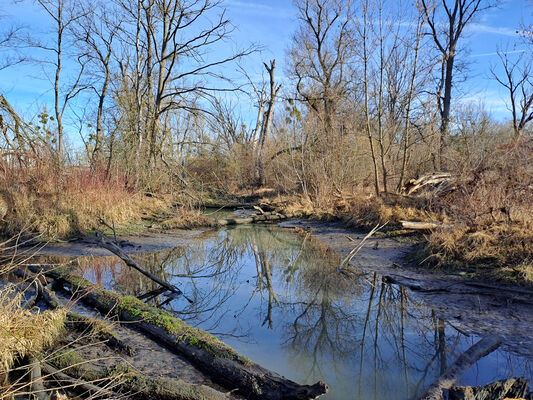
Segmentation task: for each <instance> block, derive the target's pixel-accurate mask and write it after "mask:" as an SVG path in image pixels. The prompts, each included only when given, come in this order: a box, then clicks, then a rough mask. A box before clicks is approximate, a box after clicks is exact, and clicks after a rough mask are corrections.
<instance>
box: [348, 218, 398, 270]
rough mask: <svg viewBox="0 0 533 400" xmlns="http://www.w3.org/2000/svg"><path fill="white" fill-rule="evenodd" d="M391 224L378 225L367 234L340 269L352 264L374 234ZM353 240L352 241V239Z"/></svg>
mask: <svg viewBox="0 0 533 400" xmlns="http://www.w3.org/2000/svg"><path fill="white" fill-rule="evenodd" d="M388 223H389V222H388V221H387V222H385V223H384V224H382V225H380V224H377V225H376V226H375V227H374V228H373V229H372V230H371V231H370V232H368V233H367V235H366V236H365V237H364V238H363V240H361V241H360V242H359V244H358V245H357V246H355V247H354V248H353V249H352V251H350V252H349V253H348V255H347V256H346V257H345V258H344V260H342V262H341V264H340V268H344V267H345V266H346V265H348V264H349V263H350V261H352V259H353V258H354V257H355V256H356V255H357V253H359V251H361V249H362V248H363V246H364V245H365V242H366V241H367V240H368V239H370V238H371V237H372V235H373V234H374V233H376V232H377V231H379V230H380V229H382V228H383V227H384V226H385V225H387V224H388ZM350 240H351V239H350Z"/></svg>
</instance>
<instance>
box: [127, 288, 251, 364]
mask: <svg viewBox="0 0 533 400" xmlns="http://www.w3.org/2000/svg"><path fill="white" fill-rule="evenodd" d="M117 308H118V309H119V310H121V311H123V312H126V313H128V314H129V315H130V316H132V317H134V318H139V319H142V320H143V321H144V322H146V323H149V324H151V325H154V326H157V327H159V328H161V329H163V330H164V331H165V332H167V333H169V334H170V335H173V336H175V337H176V340H177V341H179V342H185V343H187V344H188V345H190V346H193V347H196V348H198V349H202V350H205V351H207V352H208V353H210V354H212V355H213V356H215V357H223V358H229V359H233V360H236V361H239V362H241V363H242V364H245V365H246V364H249V363H250V360H248V359H246V358H245V357H242V356H241V355H239V354H238V353H237V352H235V350H233V349H232V348H231V347H229V346H228V345H226V344H224V343H222V342H221V341H220V340H218V339H217V338H215V337H214V336H211V335H210V334H208V333H207V332H204V331H202V330H200V329H196V328H193V327H191V326H189V325H187V324H186V323H185V322H183V321H182V320H180V319H179V318H176V317H174V316H173V315H172V314H170V313H168V312H166V311H163V310H159V309H157V308H154V307H150V306H148V305H146V304H145V303H143V302H142V301H140V300H139V299H137V298H135V297H132V296H126V297H122V298H121V299H120V301H119V302H118V303H117Z"/></svg>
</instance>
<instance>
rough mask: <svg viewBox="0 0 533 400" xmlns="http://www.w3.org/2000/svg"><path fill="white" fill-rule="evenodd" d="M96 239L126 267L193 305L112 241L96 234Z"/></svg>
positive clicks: (173, 287)
mask: <svg viewBox="0 0 533 400" xmlns="http://www.w3.org/2000/svg"><path fill="white" fill-rule="evenodd" d="M98 237H99V239H100V240H99V241H98V244H99V245H100V246H101V247H103V248H104V249H107V250H109V251H110V252H112V253H113V254H115V255H116V256H117V257H119V258H120V259H122V261H124V262H125V263H126V265H127V266H129V267H131V268H134V269H136V270H137V271H139V272H140V273H141V274H143V275H144V276H146V277H148V278H150V279H151V280H152V281H154V282H156V283H157V284H159V285H160V286H162V287H164V288H165V289H167V290H169V291H170V292H172V293H175V294H177V295H179V296H183V297H184V298H185V299H186V300H187V301H188V302H189V303H191V304H192V303H193V301H192V300H191V299H190V298H188V297H187V296H185V294H184V293H183V292H182V291H181V290H180V289H178V288H177V287H176V286H174V285H172V284H170V283H168V282H165V281H164V280H162V279H160V278H158V277H157V276H155V275H154V274H152V273H150V272H148V271H146V270H145V269H143V268H142V267H141V266H140V265H139V264H137V263H136V262H135V260H134V259H133V258H131V257H130V256H129V255H128V254H126V253H125V252H124V251H123V250H122V249H121V248H120V247H119V246H117V245H116V244H115V243H113V242H112V241H110V240H108V239H107V238H106V237H105V236H104V235H103V234H101V233H98Z"/></svg>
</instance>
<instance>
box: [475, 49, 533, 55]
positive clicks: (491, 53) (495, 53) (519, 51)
mask: <svg viewBox="0 0 533 400" xmlns="http://www.w3.org/2000/svg"><path fill="white" fill-rule="evenodd" d="M526 51H528V50H525V49H523V50H512V51H503V52H502V53H503V54H519V53H525V52H526ZM496 55H498V52H496V51H493V52H490V53H480V54H472V55H470V57H490V56H496Z"/></svg>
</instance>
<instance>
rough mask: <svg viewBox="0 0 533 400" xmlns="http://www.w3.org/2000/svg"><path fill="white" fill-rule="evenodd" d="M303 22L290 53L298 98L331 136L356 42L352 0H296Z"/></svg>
mask: <svg viewBox="0 0 533 400" xmlns="http://www.w3.org/2000/svg"><path fill="white" fill-rule="evenodd" d="M294 4H295V6H296V10H297V16H298V21H299V23H300V25H299V28H298V30H297V32H296V34H295V35H294V37H293V40H292V42H293V45H292V48H291V50H290V53H289V64H290V66H289V68H290V72H291V75H293V77H294V78H295V80H296V89H297V92H298V94H299V97H300V98H299V100H300V101H302V102H303V103H304V104H305V105H306V106H307V107H308V108H309V109H311V110H312V111H313V112H314V114H315V115H316V116H317V117H318V118H319V119H320V120H321V121H322V125H323V127H324V132H325V134H326V137H329V136H331V133H332V131H333V121H334V117H335V114H336V111H337V107H338V104H339V101H340V100H341V99H342V98H343V97H344V96H345V95H346V94H347V92H348V89H349V85H348V79H349V77H348V69H349V65H350V63H351V61H352V59H353V54H354V50H355V43H354V41H353V35H352V32H351V30H350V18H351V3H350V1H348V2H346V1H341V0H295V1H294Z"/></svg>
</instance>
